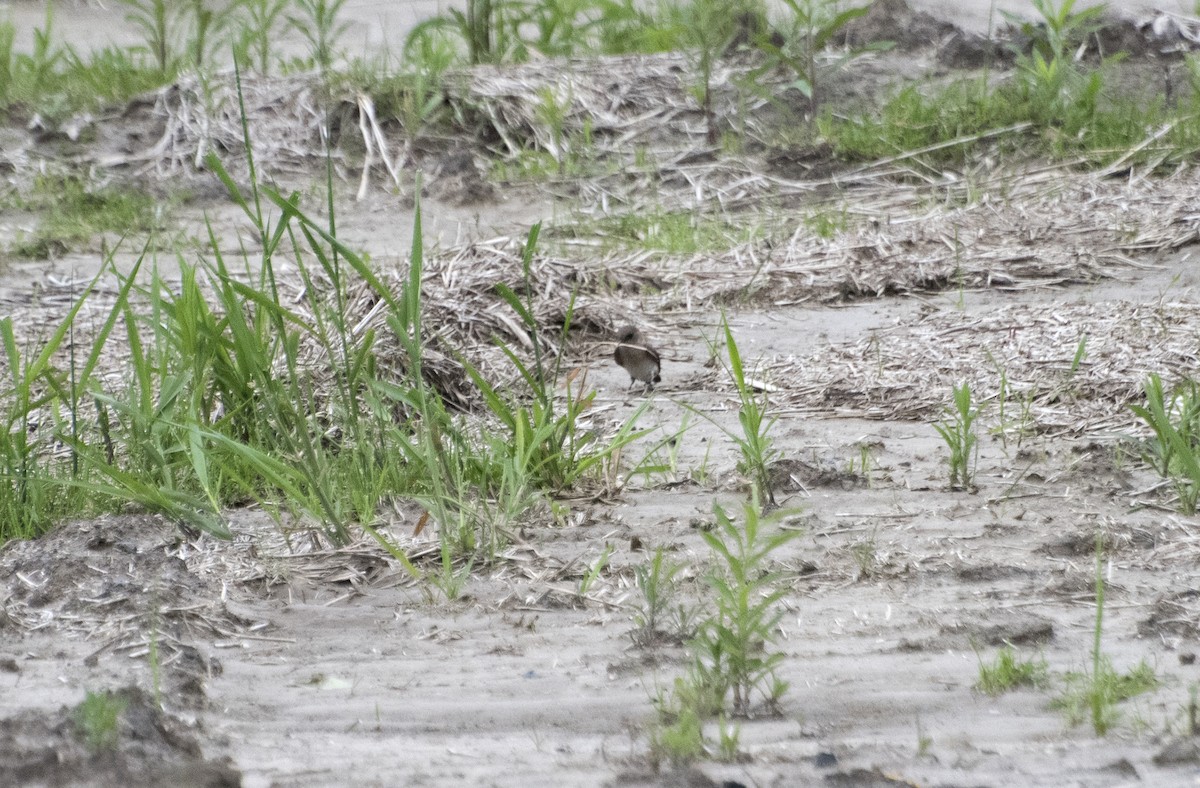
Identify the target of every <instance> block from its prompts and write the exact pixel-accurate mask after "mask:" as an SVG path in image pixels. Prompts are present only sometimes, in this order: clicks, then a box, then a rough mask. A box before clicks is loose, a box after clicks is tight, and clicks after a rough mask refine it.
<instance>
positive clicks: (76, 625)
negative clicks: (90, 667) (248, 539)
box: [0, 515, 248, 641]
mask: <svg viewBox="0 0 1200 788" xmlns="http://www.w3.org/2000/svg"><path fill="white" fill-rule="evenodd" d="M193 553H194V551H193V550H192V549H191V543H190V540H189V539H188V538H187V536H186V535H185V534H184V533H183V532H182V531H181V530H179V528H178V527H177V526H176V525H174V524H173V523H171V522H169V521H167V520H165V519H164V518H161V517H158V516H155V515H113V516H106V517H101V518H99V519H96V520H91V521H84V522H75V523H66V524H64V525H62V526H60V527H59V528H57V529H56V530H55V531H53V532H52V533H50V534H47V535H46V536H44V537H42V538H40V539H36V540H31V541H12V542H9V543H8V544H7V545H5V546H4V548H3V550H0V578H4V579H3V580H0V633H4V637H12V636H13V635H15V634H16V633H19V632H21V631H22V630H33V629H42V628H44V627H52V628H53V629H55V630H56V631H61V632H65V633H68V634H75V635H83V636H104V637H107V638H116V639H117V640H118V641H120V640H128V639H137V638H143V637H145V635H146V633H147V632H148V631H149V630H150V629H151V628H152V627H153V628H154V629H155V631H156V632H157V633H158V634H159V635H160V636H162V637H164V638H167V639H179V640H185V639H192V638H194V636H195V635H196V634H197V633H203V634H206V635H213V634H215V635H228V634H231V633H232V632H235V631H238V630H239V629H241V628H242V627H244V626H245V625H246V624H247V623H248V622H246V621H244V620H242V619H241V618H240V617H239V616H237V615H236V614H234V613H233V612H231V611H230V610H229V609H228V607H227V606H226V605H225V604H224V602H222V601H221V593H220V591H221V585H220V581H219V579H217V578H216V577H215V576H213V577H206V576H204V575H203V574H201V573H200V572H199V571H197V570H196V567H193V566H189V564H188V562H187V561H186V560H185V556H187V555H191V554H193ZM114 622H119V623H114Z"/></svg>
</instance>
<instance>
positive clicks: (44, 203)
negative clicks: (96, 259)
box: [9, 175, 163, 259]
mask: <svg viewBox="0 0 1200 788" xmlns="http://www.w3.org/2000/svg"><path fill="white" fill-rule="evenodd" d="M159 205H160V203H158V202H157V201H155V199H154V198H153V197H152V196H150V195H149V194H147V193H146V192H144V191H139V190H135V189H129V188H123V187H120V186H115V185H110V186H101V187H96V186H93V185H91V184H89V183H88V182H87V181H85V180H84V179H82V178H80V177H78V176H73V175H65V176H50V175H39V176H38V177H37V178H36V179H35V181H34V183H33V188H32V190H31V192H30V194H29V196H27V197H25V198H23V199H21V200H19V201H18V206H19V207H21V208H24V209H26V210H31V211H36V212H41V214H42V216H41V219H40V221H39V223H38V227H37V230H36V231H34V233H33V235H32V236H31V237H26V238H22V239H19V240H18V241H17V242H16V243H14V244H13V246H12V247H11V248H10V249H9V251H10V253H11V254H13V255H15V256H17V257H27V258H32V259H45V258H47V257H50V256H51V255H52V254H55V253H61V252H63V251H66V250H68V249H70V248H72V247H74V246H77V245H79V244H81V243H85V242H87V241H89V240H90V239H92V238H93V237H95V236H96V235H97V234H99V233H105V232H115V233H120V234H122V235H124V236H128V235H131V234H137V233H144V232H149V231H151V230H153V229H155V228H156V227H159V226H161V224H162V219H163V217H162V216H161V215H160V214H159V207H158V206H159Z"/></svg>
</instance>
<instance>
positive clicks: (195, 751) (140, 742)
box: [0, 688, 242, 788]
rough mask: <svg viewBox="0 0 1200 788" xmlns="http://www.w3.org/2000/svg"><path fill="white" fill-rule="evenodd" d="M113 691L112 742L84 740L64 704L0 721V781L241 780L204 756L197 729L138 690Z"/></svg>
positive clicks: (202, 783)
mask: <svg viewBox="0 0 1200 788" xmlns="http://www.w3.org/2000/svg"><path fill="white" fill-rule="evenodd" d="M114 697H115V698H117V699H119V700H121V701H124V703H125V708H124V711H122V712H121V714H120V716H119V717H118V719H117V731H116V743H115V745H114V746H111V747H103V748H97V749H93V748H92V747H89V746H88V745H87V744H86V743H85V736H84V734H83V732H82V730H81V728H80V724H79V723H78V722H77V720H76V715H75V713H74V711H73V710H72V709H69V708H67V707H65V706H64V707H62V708H60V709H59V710H58V711H56V712H53V713H51V714H49V715H46V714H44V713H41V712H37V711H25V712H21V713H20V714H17V715H15V716H13V717H9V718H8V719H4V720H0V785H23V786H27V787H28V788H33V787H34V786H95V785H121V786H131V787H132V786H165V785H180V786H185V785H186V786H196V787H198V788H200V787H203V788H226V787H227V786H238V785H241V784H242V777H241V773H240V772H239V771H238V770H237V769H235V768H234V767H233V766H232V765H231V764H230V763H228V762H225V761H214V760H206V759H205V758H204V756H203V754H202V753H201V750H200V743H199V740H198V737H197V733H196V731H195V730H193V729H192V728H190V727H188V726H187V725H185V724H184V723H183V722H181V721H179V720H177V719H175V718H173V717H171V716H168V715H166V714H164V713H163V712H162V711H160V710H159V709H158V708H157V707H156V706H155V705H154V702H153V700H152V699H151V698H150V697H149V696H147V694H146V693H145V692H143V691H142V690H139V689H135V688H125V689H121V690H119V691H118V692H116V693H114Z"/></svg>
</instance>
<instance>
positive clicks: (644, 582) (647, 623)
mask: <svg viewBox="0 0 1200 788" xmlns="http://www.w3.org/2000/svg"><path fill="white" fill-rule="evenodd" d="M682 571H683V565H682V564H679V563H676V562H675V561H672V560H671V559H669V558H667V556H666V553H665V551H664V550H663V548H661V547H658V548H655V550H654V554H653V555H652V556H651V557H650V560H648V561H645V562H643V563H641V564H638V565H637V566H635V567H634V568H633V578H634V583H635V585H636V586H637V590H638V593H639V594H640V595H641V599H640V600H639V604H638V611H637V612H636V613H635V614H634V616H633V623H634V628H633V630H632V631H631V632H630V633H629V637H630V639H631V640H633V643H634V645H636V646H640V647H643V648H646V647H650V646H653V645H654V644H656V643H658V642H660V641H662V640H673V639H680V640H682V639H684V637H680V636H681V635H683V636H690V634H691V633H680V632H678V631H677V632H675V633H674V635H672V633H670V632H667V631H665V629H664V627H665V626H666V624H667V618H668V615H669V613H670V612H671V610H672V609H674V607H675V605H676V604H677V598H678V596H679V585H680V581H681V578H680V573H681V572H682ZM676 623H679V622H678V621H676Z"/></svg>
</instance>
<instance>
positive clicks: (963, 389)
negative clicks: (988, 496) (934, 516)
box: [933, 381, 979, 490]
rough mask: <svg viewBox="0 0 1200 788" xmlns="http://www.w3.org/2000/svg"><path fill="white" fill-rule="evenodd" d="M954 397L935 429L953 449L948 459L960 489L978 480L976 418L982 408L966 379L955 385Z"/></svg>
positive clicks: (953, 483) (953, 481) (955, 486)
mask: <svg viewBox="0 0 1200 788" xmlns="http://www.w3.org/2000/svg"><path fill="white" fill-rule="evenodd" d="M953 399H954V404H953V406H952V407H951V406H947V407H946V410H945V417H944V418H943V420H942V421H939V422H935V423H934V425H933V428H934V429H935V430H937V433H938V435H940V436H941V437H942V440H943V441H944V442H945V444H946V448H947V449H949V451H950V453H949V455H948V456H947V458H946V464H947V465H949V467H950V487H951V488H952V489H955V490H959V489H967V488H970V487H971V486H972V485H973V484H974V483H975V467H976V465H977V464H978V462H979V438H978V436H977V435H976V434H975V421H976V419H978V418H979V408H978V406H977V405H976V404H974V402H973V401H972V393H971V385H970V384H969V383H967V382H966V381H964V382H963V383H962V385H961V386H954V389H953Z"/></svg>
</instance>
